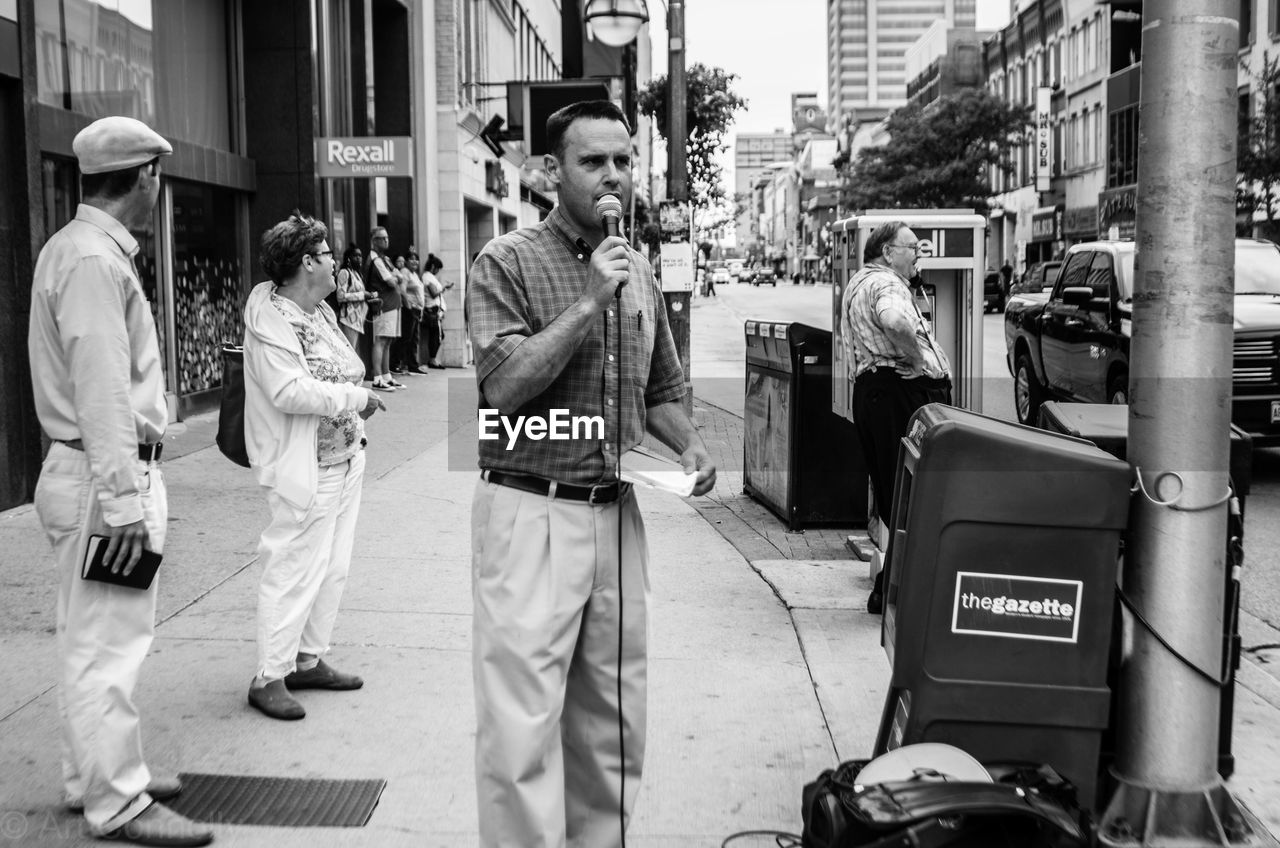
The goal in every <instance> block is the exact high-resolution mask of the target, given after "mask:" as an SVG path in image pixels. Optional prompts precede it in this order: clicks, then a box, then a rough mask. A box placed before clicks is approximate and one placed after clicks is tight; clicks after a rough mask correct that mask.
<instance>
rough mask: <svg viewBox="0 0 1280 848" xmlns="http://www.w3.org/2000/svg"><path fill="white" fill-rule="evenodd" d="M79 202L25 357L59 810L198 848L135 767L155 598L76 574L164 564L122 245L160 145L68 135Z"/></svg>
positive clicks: (152, 356)
mask: <svg viewBox="0 0 1280 848" xmlns="http://www.w3.org/2000/svg"><path fill="white" fill-rule="evenodd" d="M71 149H72V151H73V152H74V153H75V155H76V159H77V161H78V162H79V165H80V172H81V174H82V176H81V184H80V186H81V194H82V196H83V198H84V200H83V202H82V203H81V204H80V205H79V207H78V208H77V209H76V216H75V218H74V219H73V220H72V221H71V222H70V223H69V224H67V225H66V226H65V227H63V228H62V229H61V230H59V231H58V232H56V233H55V234H54V235H53V237H52V238H50V239H49V241H48V243H46V244H45V246H44V248H43V249H42V250H41V251H40V256H39V258H38V259H37V260H36V269H35V280H34V284H33V286H32V292H31V323H30V333H29V337H28V350H29V354H30V359H31V376H32V389H33V392H34V395H35V405H36V414H37V415H38V416H39V419H40V426H41V428H42V429H43V430H44V432H45V434H46V435H47V436H48V437H49V438H50V439H51V440H52V444H51V445H50V447H49V453H48V455H47V456H46V457H45V459H44V465H43V467H42V468H41V471H40V480H39V482H38V483H37V484H36V492H35V507H36V514H37V515H38V516H39V518H40V524H41V526H43V527H44V531H45V534H46V535H47V536H48V537H49V541H50V543H51V544H52V545H53V553H54V559H55V561H56V563H57V568H58V600H57V629H56V634H57V643H58V662H59V679H58V712H59V716H60V720H61V725H62V778H63V791H64V793H65V800H66V802H67V805H68V806H69V807H70V808H71V809H73V810H78V811H82V812H83V813H84V817H85V820H86V821H87V822H88V824H89V829H90V830H91V831H92V832H93V833H94V835H96V836H101V837H108V838H111V839H116V840H121V841H125V842H134V843H137V844H141V845H207V844H208V843H210V842H212V841H213V832H212V831H211V830H209V829H208V828H206V827H203V826H201V825H197V824H195V823H194V822H191V821H189V820H188V819H186V818H183V817H182V816H179V815H177V814H176V813H174V812H171V811H170V810H169V809H167V808H166V807H163V806H161V805H160V804H157V803H155V801H156V800H163V799H165V798H168V797H171V796H173V795H176V794H177V793H178V792H179V791H180V789H181V785H180V784H179V783H178V782H177V780H176V778H172V777H169V778H164V777H156V776H153V775H152V774H151V771H150V770H149V769H148V768H147V764H146V763H145V762H144V761H143V758H142V732H141V726H140V722H139V717H138V708H137V706H136V705H135V704H134V702H133V690H134V687H135V686H136V685H137V682H138V675H139V673H140V672H141V669H142V661H143V660H144V659H145V658H146V656H147V651H148V650H149V649H150V647H151V641H152V639H153V637H154V636H155V623H156V591H157V588H158V586H159V583H158V582H157V581H156V580H154V579H153V580H152V582H151V585H150V586H149V587H148V588H146V589H135V588H130V587H125V586H118V585H114V584H110V583H103V582H97V581H93V580H85V579H82V578H81V576H80V574H81V563H82V562H83V561H84V558H85V554H86V552H87V550H88V546H89V538H90V536H93V535H100V536H106V537H108V538H109V540H110V541H109V542H108V543H107V550H106V558H105V562H106V563H107V565H108V566H110V568H111V569H112V571H119V572H123V573H124V574H126V575H128V574H130V573H132V571H133V569H134V567H135V566H136V565H137V563H138V560H139V558H140V557H141V555H142V552H143V551H144V550H149V551H154V552H156V553H161V552H162V551H163V549H164V540H165V530H166V522H167V520H168V519H167V516H168V512H169V507H168V500H167V497H166V491H165V483H164V474H163V473H162V472H161V470H160V465H159V460H160V442H161V439H163V438H164V431H165V425H166V423H167V422H168V420H169V414H168V408H167V406H166V404H165V396H164V389H165V382H164V374H163V370H162V362H163V360H162V359H161V357H160V347H159V344H158V343H157V341H156V327H155V321H154V320H153V319H152V317H151V307H150V305H148V303H147V300H146V297H145V296H144V295H143V290H142V283H141V281H140V280H139V279H138V272H137V270H136V268H135V266H134V264H133V260H134V257H135V256H136V255H137V252H138V242H137V240H136V239H135V238H134V237H133V236H132V235H131V234H130V230H133V231H135V232H146V231H148V230H149V229H150V227H151V220H152V219H151V216H152V211H153V210H154V208H155V204H156V200H157V198H158V197H159V196H160V157H161V156H167V155H169V154H171V153H173V148H172V147H171V146H170V144H169V142H167V141H165V140H164V139H163V138H161V137H160V136H159V135H157V134H156V133H155V132H154V131H153V130H151V128H150V127H148V126H147V125H146V124H144V123H142V122H140V121H136V120H134V119H133V118H122V117H108V118H101V119H99V120H97V121H94V122H93V123H91V124H89V126H87V127H85V128H84V129H83V130H81V131H80V132H79V133H77V134H76V137H75V138H74V139H73V140H72V143H71Z"/></svg>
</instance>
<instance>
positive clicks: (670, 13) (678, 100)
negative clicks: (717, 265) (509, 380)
mask: <svg viewBox="0 0 1280 848" xmlns="http://www.w3.org/2000/svg"><path fill="white" fill-rule="evenodd" d="M687 108H688V85H687V83H686V80H685V68H684V0H670V2H669V4H668V6H667V129H668V132H667V193H668V194H669V195H670V196H671V199H672V200H674V201H676V202H677V203H686V204H687V203H688V202H689V163H688V161H687V159H686V154H685V146H684V139H685V136H687V135H688V134H689V128H688V122H687V118H686V115H687V114H688V113H687V111H686V110H687ZM695 237H696V236H695ZM694 249H695V250H696V249H697V248H696V247H695V248H694ZM662 296H663V299H665V300H666V302H667V323H668V324H669V325H670V327H671V338H672V340H673V341H675V343H676V351H677V352H678V353H679V354H680V365H681V367H683V368H684V409H685V412H687V413H689V414H690V415H691V416H692V414H693V371H692V370H691V365H692V363H691V362H690V361H689V335H690V325H691V322H690V318H691V316H690V314H689V312H690V310H689V303H690V300H691V298H692V294H691V293H690V292H677V291H664V292H663V293H662Z"/></svg>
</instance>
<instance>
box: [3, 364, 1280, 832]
mask: <svg viewBox="0 0 1280 848" xmlns="http://www.w3.org/2000/svg"><path fill="white" fill-rule="evenodd" d="M405 382H408V383H409V384H410V388H409V390H408V391H405V392H399V393H396V394H394V395H391V396H390V397H388V398H387V402H388V405H389V407H390V410H389V412H388V413H387V414H385V415H383V414H380V415H378V416H375V418H374V419H372V421H371V422H370V427H369V435H370V447H369V453H368V461H369V466H368V471H367V476H366V480H365V489H364V502H363V506H362V509H361V515H360V524H359V529H358V532H357V540H356V546H357V557H356V562H355V564H354V566H353V569H352V574H351V578H350V582H349V584H348V589H347V593H346V596H345V598H344V605H343V611H342V613H341V615H340V617H339V619H338V624H337V630H336V633H335V646H334V650H333V655H332V659H333V663H334V665H336V666H338V667H339V668H343V669H349V670H351V671H356V672H358V673H360V674H361V675H363V676H364V678H365V681H366V683H365V687H364V689H362V690H360V691H358V692H354V693H325V692H309V693H302V700H303V702H304V704H305V705H306V707H307V710H308V716H307V718H306V720H304V721H302V722H295V723H282V722H273V721H270V720H268V719H266V718H264V717H263V716H261V715H260V714H258V713H257V712H256V711H254V710H252V709H251V708H250V707H248V705H247V704H246V703H245V691H246V689H247V687H248V683H249V678H250V677H251V675H252V673H253V665H254V654H255V648H254V641H253V640H254V613H255V601H256V594H255V590H256V581H257V578H258V573H259V572H258V566H257V563H256V555H255V547H256V543H257V537H258V534H259V533H260V532H261V530H262V527H263V526H264V525H265V523H266V518H267V515H266V505H265V500H264V498H263V496H262V494H261V493H260V491H259V490H258V488H257V486H256V484H254V482H253V480H252V476H251V474H250V472H248V471H247V470H246V469H241V468H238V467H236V466H234V465H232V464H231V463H230V462H229V461H227V460H226V459H224V458H223V457H222V456H221V455H220V454H219V453H218V451H217V449H216V448H215V447H212V441H213V432H214V428H215V424H216V422H215V419H214V416H212V415H205V416H199V417H197V418H195V419H192V420H190V421H188V422H185V430H184V432H180V433H175V434H171V436H170V438H169V439H168V440H167V441H166V460H167V461H166V463H165V474H166V478H167V480H168V484H169V490H170V498H171V501H170V520H171V527H170V537H169V542H168V545H167V549H166V551H165V561H166V565H165V568H163V569H162V577H161V578H160V579H161V580H162V583H161V587H160V610H159V619H158V620H159V625H158V628H157V638H156V641H155V646H154V648H153V650H152V654H151V656H150V657H149V658H148V660H147V663H146V665H145V666H144V668H143V673H142V682H141V684H140V686H139V692H138V702H139V706H140V709H141V711H142V715H143V727H144V739H145V744H146V750H147V757H148V761H149V762H150V763H151V764H152V765H153V766H154V767H156V768H158V769H160V770H165V771H190V772H206V773H217V774H235V775H261V776H281V777H324V778H382V779H385V780H386V781H387V786H386V790H385V791H384V793H383V795H382V798H381V802H380V803H379V805H378V807H377V809H376V810H375V811H374V813H373V816H372V818H371V820H370V822H369V824H368V825H367V826H366V827H363V828H333V829H323V830H317V829H314V828H296V829H286V828H268V827H238V826H221V825H219V826H216V827H215V830H216V833H217V837H218V841H217V842H216V843H215V844H217V845H222V846H253V848H259V846H261V848H292V846H304V845H305V846H312V845H323V846H338V847H339V848H346V846H376V848H382V846H424V845H427V846H441V848H445V847H446V846H447V847H448V848H456V846H466V845H474V844H475V841H476V824H475V822H476V803H475V798H474V790H473V785H474V784H473V771H472V745H473V733H474V711H473V705H472V692H471V679H470V609H471V602H470V588H469V559H470V539H469V512H470V499H471V491H472V488H473V486H474V484H475V480H476V472H475V434H474V430H473V429H472V428H473V427H474V423H473V422H474V387H473V377H472V374H471V372H470V371H469V370H466V371H458V370H452V371H445V372H441V371H436V372H432V373H431V375H430V376H426V377H420V378H416V379H411V378H406V380H405ZM695 419H696V420H697V422H698V424H699V426H700V427H701V428H702V432H703V434H704V437H705V438H706V439H707V441H708V445H709V447H710V449H711V451H712V453H713V455H714V456H715V458H716V460H717V462H718V463H720V465H719V467H720V469H721V471H720V478H719V484H718V486H717V488H716V490H715V492H714V493H713V494H712V495H711V496H710V497H706V498H699V499H693V500H690V501H684V500H681V499H679V498H675V497H673V496H667V495H652V494H648V493H643V494H642V495H641V502H642V509H643V512H644V514H645V518H646V523H647V526H648V528H649V543H650V548H651V560H652V565H651V582H652V589H653V604H652V618H651V661H650V703H649V728H650V735H649V745H648V754H647V759H646V768H645V777H644V781H643V785H642V787H641V791H640V799H639V803H638V806H637V809H636V816H635V819H634V822H633V826H632V828H631V830H630V832H629V834H628V844H629V845H632V846H638V847H639V848H666V847H667V846H670V848H676V846H681V848H683V846H690V845H697V846H718V845H720V844H721V842H722V841H723V840H724V838H725V837H727V836H729V835H730V834H732V833H735V832H737V831H741V830H752V829H779V830H785V831H792V832H797V833H798V832H799V830H800V789H801V787H802V786H803V784H804V783H805V782H807V781H809V780H811V779H812V778H813V777H814V776H816V775H817V773H818V772H819V771H821V770H822V769H823V768H827V767H829V766H831V765H833V764H834V763H835V762H837V761H839V760H842V759H849V758H853V757H857V756H865V755H866V754H867V753H868V752H869V751H870V749H871V745H872V742H873V739H874V735H875V730H876V727H877V724H878V721H879V717H880V712H881V708H882V706H883V699H884V693H885V689H886V684H887V680H888V672H889V669H888V666H887V662H886V659H885V656H884V652H883V650H882V649H881V647H880V645H879V619H878V618H876V617H872V616H869V615H867V614H866V612H865V611H864V608H863V602H864V600H865V597H866V594H867V592H868V591H869V589H870V581H869V579H868V575H867V568H866V566H865V564H862V563H858V562H856V561H854V560H852V559H850V558H849V556H848V554H847V553H846V552H845V550H844V547H843V541H844V536H845V532H844V531H834V530H820V531H819V530H809V531H807V532H804V533H788V532H786V530H785V528H784V526H783V525H782V524H781V522H779V521H778V520H777V519H776V518H774V517H773V516H772V514H771V513H769V512H768V511H767V510H765V509H764V508H763V507H761V506H759V505H758V504H756V503H754V502H753V501H751V500H749V499H748V498H745V497H744V496H743V495H742V494H741V492H742V474H741V462H742V444H741V440H742V422H741V419H740V418H739V417H737V416H736V415H733V414H731V413H728V412H725V411H724V410H723V409H721V408H719V407H717V406H715V405H712V404H710V403H703V402H701V401H697V402H695ZM179 429H183V428H179ZM711 531H715V532H711ZM0 551H2V552H3V553H0V580H2V581H3V583H4V587H5V591H4V592H3V594H0V649H3V651H4V656H5V657H6V663H5V667H6V669H7V671H8V680H7V685H6V686H5V687H3V688H0V762H2V763H3V764H4V771H5V779H4V780H3V782H0V845H14V846H23V848H27V846H51V848H52V847H53V846H58V847H59V848H61V846H76V845H92V844H100V843H94V842H93V841H92V840H90V839H87V838H86V837H85V835H84V834H83V833H82V830H81V820H80V819H79V818H78V817H75V816H71V815H70V814H68V813H65V812H64V811H62V809H61V807H60V806H59V805H58V803H57V802H58V799H59V797H60V786H59V780H58V774H59V769H58V742H57V733H58V731H57V721H56V706H55V702H54V692H53V688H52V684H53V677H54V673H55V672H54V669H55V668H56V663H55V661H54V646H53V637H52V610H53V598H54V594H55V588H54V586H55V584H54V579H53V573H52V569H51V567H50V556H49V552H48V547H47V544H46V543H45V541H44V539H43V537H42V535H41V532H40V530H39V526H38V522H37V521H36V517H35V514H34V511H33V510H32V509H31V507H29V506H27V507H20V508H18V509H15V510H10V511H8V512H5V513H0ZM1254 625H1257V627H1258V628H1261V627H1265V625H1261V623H1260V622H1256V620H1254V621H1253V622H1251V623H1250V627H1254ZM1268 643H1280V633H1276V632H1275V631H1270V629H1269V628H1267V629H1266V631H1265V632H1264V631H1263V630H1260V629H1256V628H1255V629H1253V630H1248V631H1246V645H1248V646H1263V645H1266V644H1268ZM1256 656H1258V657H1260V658H1263V659H1265V652H1261V651H1260V652H1258V653H1257V655H1256ZM1271 668H1272V669H1273V670H1274V668H1275V666H1271ZM1277 726H1280V683H1278V682H1277V681H1276V678H1274V677H1272V676H1271V674H1270V673H1268V671H1267V670H1266V669H1265V668H1264V667H1263V666H1262V665H1261V664H1260V663H1259V662H1256V661H1254V659H1252V658H1251V659H1249V660H1247V661H1246V669H1243V670H1242V672H1241V685H1240V687H1239V688H1238V690H1237V707H1236V743H1235V747H1236V753H1237V757H1238V767H1237V777H1236V778H1235V779H1233V781H1232V782H1231V784H1230V787H1231V789H1232V790H1233V791H1234V792H1236V793H1237V795H1238V796H1239V797H1241V798H1242V799H1243V800H1245V802H1246V803H1248V804H1249V805H1250V806H1251V807H1252V808H1253V809H1254V810H1255V811H1256V812H1258V813H1259V814H1260V815H1262V816H1263V817H1264V818H1266V819H1267V821H1268V822H1269V823H1270V825H1271V826H1272V827H1273V828H1276V829H1280V766H1277V763H1280V742H1278V741H1277V740H1276V739H1275V738H1274V737H1275V732H1274V729H1275V728H1276V727H1277ZM772 844H773V841H772V839H771V838H768V837H759V838H751V839H743V840H742V841H741V842H736V843H735V845H743V846H748V848H749V846H753V845H758V846H763V845H772Z"/></svg>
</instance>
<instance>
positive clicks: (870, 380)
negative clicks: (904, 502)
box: [853, 368, 951, 527]
mask: <svg viewBox="0 0 1280 848" xmlns="http://www.w3.org/2000/svg"><path fill="white" fill-rule="evenodd" d="M928 403H945V404H950V403H951V381H950V380H945V379H944V380H935V379H933V378H931V377H917V378H915V379H914V380H908V379H906V378H904V377H902V376H900V375H899V374H898V373H897V372H895V371H894V370H893V369H892V368H876V369H875V370H873V371H868V372H866V373H865V374H861V375H860V376H858V378H857V379H856V380H854V383H853V424H854V427H855V428H856V429H857V431H858V441H859V442H860V443H861V444H862V456H863V458H864V459H865V460H866V463H867V473H868V475H869V476H870V477H871V490H872V494H873V495H874V498H875V504H876V515H878V516H880V520H881V521H882V522H883V523H884V524H885V526H886V527H888V526H889V521H890V517H891V514H892V512H893V482H894V477H895V475H896V474H897V470H898V450H899V448H900V446H901V443H902V437H903V436H905V435H906V433H907V423H908V422H909V421H910V420H911V416H912V414H914V413H915V411H916V410H917V409H919V408H920V407H922V406H924V405H925V404H928Z"/></svg>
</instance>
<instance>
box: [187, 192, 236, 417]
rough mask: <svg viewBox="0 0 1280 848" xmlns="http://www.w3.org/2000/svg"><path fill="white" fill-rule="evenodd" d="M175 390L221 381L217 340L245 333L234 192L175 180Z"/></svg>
mask: <svg viewBox="0 0 1280 848" xmlns="http://www.w3.org/2000/svg"><path fill="white" fill-rule="evenodd" d="M171 185H172V192H173V264H174V269H173V281H174V307H175V309H174V314H175V338H176V340H177V357H178V360H177V363H176V364H177V370H178V393H179V394H180V395H184V396H185V395H190V394H193V393H195V392H202V391H205V390H207V389H212V388H216V387H218V386H220V385H222V343H223V342H224V341H227V340H234V341H236V343H239V341H240V339H241V338H242V337H243V336H244V322H243V319H242V316H241V310H242V308H243V306H244V303H243V298H242V296H241V294H240V257H239V255H238V252H237V250H236V247H237V235H236V234H237V233H238V232H239V227H238V226H237V215H236V207H237V204H236V197H235V194H234V192H231V191H228V190H225V189H217V188H212V187H210V186H203V185H196V184H193V183H184V182H181V181H178V180H174V181H173V183H172V184H171Z"/></svg>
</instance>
